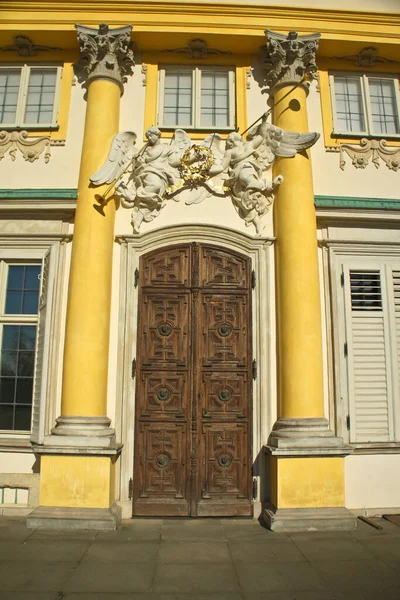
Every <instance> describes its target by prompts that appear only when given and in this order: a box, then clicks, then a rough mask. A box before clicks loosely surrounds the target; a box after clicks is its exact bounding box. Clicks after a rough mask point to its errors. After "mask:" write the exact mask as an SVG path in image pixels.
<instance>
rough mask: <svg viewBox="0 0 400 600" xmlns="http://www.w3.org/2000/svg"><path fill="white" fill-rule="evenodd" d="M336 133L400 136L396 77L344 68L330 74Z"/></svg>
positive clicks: (398, 94) (397, 82)
mask: <svg viewBox="0 0 400 600" xmlns="http://www.w3.org/2000/svg"><path fill="white" fill-rule="evenodd" d="M329 83H330V91H331V102H332V114H333V134H338V135H349V136H355V135H356V136H358V135H365V136H377V137H385V138H388V137H390V138H393V137H394V138H400V92H399V80H398V78H397V77H390V76H388V75H378V74H374V75H373V76H372V75H366V74H360V73H351V72H341V73H332V74H330V75H329Z"/></svg>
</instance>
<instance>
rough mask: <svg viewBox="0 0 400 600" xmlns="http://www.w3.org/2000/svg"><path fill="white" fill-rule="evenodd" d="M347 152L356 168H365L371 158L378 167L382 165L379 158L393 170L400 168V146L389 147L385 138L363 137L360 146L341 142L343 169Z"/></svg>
mask: <svg viewBox="0 0 400 600" xmlns="http://www.w3.org/2000/svg"><path fill="white" fill-rule="evenodd" d="M346 154H347V155H348V156H349V157H350V158H351V161H352V164H353V166H354V167H356V169H365V167H366V166H367V165H368V164H369V161H370V159H371V160H372V162H373V164H374V165H375V167H376V168H377V169H379V166H380V162H379V159H381V160H383V162H384V163H385V164H386V166H387V168H388V169H390V170H391V171H398V170H399V169H400V148H390V147H389V148H388V147H387V141H386V140H383V139H382V140H368V139H367V138H361V140H360V145H359V146H350V145H349V144H340V168H341V169H342V171H343V170H344V167H345V165H346V160H345V156H346Z"/></svg>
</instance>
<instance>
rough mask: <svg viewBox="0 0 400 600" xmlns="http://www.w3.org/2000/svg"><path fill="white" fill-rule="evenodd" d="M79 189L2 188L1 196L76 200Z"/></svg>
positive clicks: (8, 197) (10, 198) (11, 198)
mask: <svg viewBox="0 0 400 600" xmlns="http://www.w3.org/2000/svg"><path fill="white" fill-rule="evenodd" d="M77 196H78V190H77V189H76V188H74V189H33V190H28V189H23V190H4V189H3V190H0V198H3V199H4V198H7V199H9V200H13V199H17V198H18V199H32V200H33V199H35V198H54V199H65V198H72V199H74V200H76V198H77Z"/></svg>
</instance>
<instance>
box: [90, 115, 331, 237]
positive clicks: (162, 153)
mask: <svg viewBox="0 0 400 600" xmlns="http://www.w3.org/2000/svg"><path fill="white" fill-rule="evenodd" d="M267 116H268V113H265V114H264V115H263V116H262V117H261V123H259V125H255V126H254V127H252V128H251V129H250V131H249V132H248V134H247V139H244V137H243V136H242V135H240V134H239V133H230V134H229V135H228V136H227V138H226V141H224V140H223V139H222V137H221V136H220V135H219V134H216V133H215V134H210V135H208V136H207V137H206V138H205V140H204V141H203V142H202V143H200V144H199V145H193V144H192V142H191V140H190V138H189V136H188V134H187V133H186V132H185V131H183V130H182V129H176V130H175V132H174V134H173V137H172V140H171V143H164V142H162V141H161V132H160V130H159V129H158V128H157V127H149V128H148V129H147V131H146V133H145V135H146V138H147V143H146V144H145V145H144V146H143V148H142V149H141V150H140V151H138V150H137V148H136V147H135V144H136V139H137V135H136V133H135V132H134V131H122V132H120V133H118V134H117V135H116V136H115V137H114V138H113V140H112V143H111V148H110V152H109V155H108V158H107V160H106V161H105V163H104V165H103V166H102V167H101V168H100V169H99V170H98V171H97V172H96V173H94V174H93V175H92V176H91V177H90V181H91V182H92V184H94V185H103V184H105V183H109V184H111V186H110V189H111V187H112V186H113V183H112V182H114V181H115V191H114V196H115V197H116V198H117V199H119V200H120V201H121V204H122V206H123V207H125V208H131V209H132V217H131V223H132V226H133V231H134V232H136V233H139V231H140V227H141V225H142V223H143V221H144V222H145V223H149V222H150V221H152V220H153V219H155V218H156V217H157V216H158V215H159V214H160V211H161V210H162V209H163V208H164V207H165V206H166V204H167V202H168V200H171V199H173V200H174V201H175V202H179V200H180V198H181V193H183V192H184V191H186V192H188V194H187V199H186V200H185V203H186V204H187V205H191V204H198V203H200V202H203V201H204V200H205V199H206V198H210V197H213V198H226V197H229V198H231V200H232V204H233V206H234V208H235V210H236V211H237V213H238V215H239V216H240V217H241V218H242V219H243V220H244V222H245V224H246V226H250V225H253V226H254V227H255V230H256V234H257V235H261V233H262V231H263V229H264V227H265V225H264V223H263V222H262V218H263V217H264V216H265V215H266V214H267V212H268V210H269V207H270V206H271V204H272V201H273V199H274V195H275V192H276V190H277V188H278V187H279V185H281V183H282V176H280V175H278V176H277V177H275V179H273V180H272V181H271V180H269V179H266V178H265V177H264V173H265V171H267V170H268V169H270V168H271V165H272V164H273V162H274V160H275V158H276V157H278V156H279V157H285V158H290V157H293V156H295V155H296V153H297V152H299V151H301V150H305V149H307V148H310V147H311V146H313V145H314V144H315V142H316V141H317V140H318V138H319V134H318V133H313V132H311V133H296V132H291V131H285V130H283V129H280V128H279V127H275V126H273V125H270V124H267V122H266V121H267ZM259 120H260V119H259ZM105 196H106V194H105V195H104V196H98V201H99V202H100V206H97V205H95V207H96V209H97V210H98V211H99V212H102V207H103V206H104V205H105V204H106V203H107V199H106V198H105Z"/></svg>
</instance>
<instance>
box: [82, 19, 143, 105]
mask: <svg viewBox="0 0 400 600" xmlns="http://www.w3.org/2000/svg"><path fill="white" fill-rule="evenodd" d="M75 27H76V30H77V34H78V43H79V51H80V52H79V59H78V61H77V63H76V65H75V72H76V75H77V77H78V79H79V81H80V82H81V83H82V82H83V83H84V84H85V85H86V86H88V85H89V84H90V83H91V82H92V81H93V80H94V79H108V80H109V81H113V82H114V83H116V84H117V85H118V86H119V88H120V90H121V93H123V84H124V83H125V82H126V81H127V78H128V75H132V72H133V67H134V66H135V61H134V56H133V43H132V42H131V41H130V35H131V31H132V25H124V26H123V27H116V28H115V29H109V27H108V25H107V24H105V23H101V24H100V25H99V27H98V28H97V27H86V26H85V25H75Z"/></svg>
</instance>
